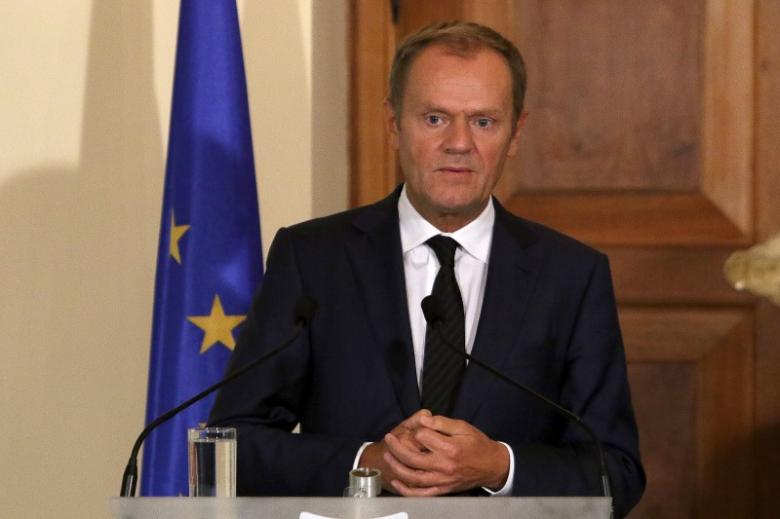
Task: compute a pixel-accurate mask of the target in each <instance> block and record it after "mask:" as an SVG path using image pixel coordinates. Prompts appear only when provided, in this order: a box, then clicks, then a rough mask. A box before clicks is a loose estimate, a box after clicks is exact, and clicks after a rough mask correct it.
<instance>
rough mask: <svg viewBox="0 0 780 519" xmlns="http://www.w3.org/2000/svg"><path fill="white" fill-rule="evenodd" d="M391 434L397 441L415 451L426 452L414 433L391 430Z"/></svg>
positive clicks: (405, 430)
mask: <svg viewBox="0 0 780 519" xmlns="http://www.w3.org/2000/svg"><path fill="white" fill-rule="evenodd" d="M390 434H392V435H393V436H394V437H395V438H396V439H397V440H398V441H400V442H401V443H403V444H404V445H406V446H407V447H408V448H409V449H412V450H415V451H427V450H428V449H426V448H425V446H424V445H423V444H421V443H420V442H419V441H418V440H417V438H415V432H414V431H411V430H408V429H400V430H393V431H392V432H391V433H390Z"/></svg>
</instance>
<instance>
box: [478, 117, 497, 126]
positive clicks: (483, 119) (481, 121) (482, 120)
mask: <svg viewBox="0 0 780 519" xmlns="http://www.w3.org/2000/svg"><path fill="white" fill-rule="evenodd" d="M475 124H476V125H477V126H479V127H480V128H490V126H491V125H492V124H493V119H490V118H488V117H480V118H478V119H477V120H476V122H475Z"/></svg>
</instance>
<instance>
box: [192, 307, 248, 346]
mask: <svg viewBox="0 0 780 519" xmlns="http://www.w3.org/2000/svg"><path fill="white" fill-rule="evenodd" d="M244 319H246V316H245V315H225V311H224V310H223V309H222V301H220V300H219V296H218V295H215V296H214V302H213V303H212V304H211V314H210V315H197V316H192V317H187V320H188V321H189V322H191V323H192V324H194V325H195V326H197V327H198V328H200V329H201V330H203V331H204V332H206V333H205V334H204V335H203V342H202V343H201V345H200V352H201V353H205V352H206V351H208V349H209V348H211V347H212V346H214V345H215V344H217V343H218V342H220V343H222V345H223V346H225V347H226V348H228V349H229V350H232V349H233V348H235V347H236V341H235V340H234V339H233V328H235V327H236V326H238V325H239V324H241V323H242V322H243V320H244Z"/></svg>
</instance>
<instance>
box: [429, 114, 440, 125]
mask: <svg viewBox="0 0 780 519" xmlns="http://www.w3.org/2000/svg"><path fill="white" fill-rule="evenodd" d="M425 120H426V121H427V122H428V124H430V125H432V126H438V125H440V124H441V122H442V119H441V117H439V116H438V115H428V116H426V117H425Z"/></svg>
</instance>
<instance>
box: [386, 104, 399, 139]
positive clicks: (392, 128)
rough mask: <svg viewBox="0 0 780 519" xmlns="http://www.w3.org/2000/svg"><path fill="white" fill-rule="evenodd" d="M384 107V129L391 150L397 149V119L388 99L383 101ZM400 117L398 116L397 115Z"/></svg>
mask: <svg viewBox="0 0 780 519" xmlns="http://www.w3.org/2000/svg"><path fill="white" fill-rule="evenodd" d="M384 107H385V129H386V130H387V134H388V135H389V136H390V143H391V144H392V145H393V149H396V150H397V149H398V133H399V132H400V129H399V127H398V124H399V122H400V121H399V120H398V119H399V117H397V116H396V113H395V110H394V109H393V105H392V103H390V100H389V99H385V102H384ZM399 115H400V114H399Z"/></svg>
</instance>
